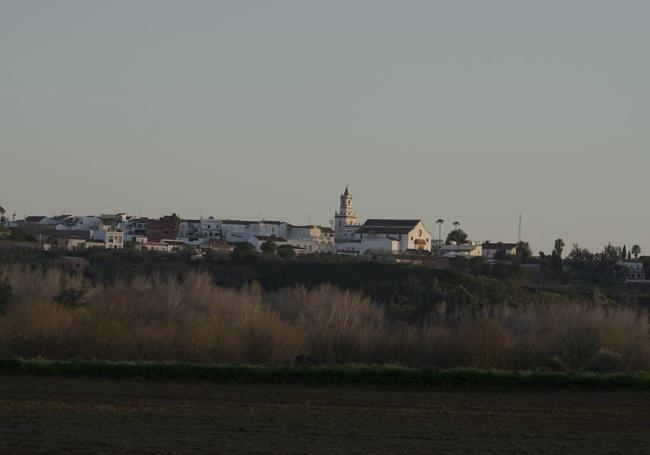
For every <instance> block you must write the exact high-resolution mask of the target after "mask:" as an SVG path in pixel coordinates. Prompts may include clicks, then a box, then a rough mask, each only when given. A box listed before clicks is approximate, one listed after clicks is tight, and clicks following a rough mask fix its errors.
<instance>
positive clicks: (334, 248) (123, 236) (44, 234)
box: [10, 188, 516, 258]
mask: <svg viewBox="0 0 650 455" xmlns="http://www.w3.org/2000/svg"><path fill="white" fill-rule="evenodd" d="M10 225H11V226H12V227H14V228H16V229H18V230H20V231H23V232H25V233H28V234H30V235H32V236H33V237H34V239H35V240H36V241H37V242H39V244H41V245H43V247H44V248H45V249H64V250H79V249H87V248H102V249H109V250H119V249H122V248H124V246H125V245H132V246H133V248H135V249H136V250H140V251H158V252H174V251H178V250H180V249H185V248H187V247H190V248H197V249H213V250H217V251H223V252H227V251H230V250H232V249H233V248H234V247H235V246H236V245H237V244H238V243H242V242H248V243H250V244H252V245H253V246H254V247H255V248H256V249H257V250H258V251H261V248H262V245H263V244H264V243H265V242H269V241H273V242H274V243H275V244H276V246H281V245H287V246H288V247H290V248H292V249H293V250H294V251H295V252H296V254H304V253H332V254H342V255H353V256H361V255H365V254H377V255H395V256H400V255H409V254H410V255H414V254H415V255H417V254H420V255H422V254H430V253H431V252H432V251H435V252H436V253H438V255H439V256H442V257H446V258H451V257H455V256H459V255H461V256H487V257H493V256H494V255H495V254H496V252H497V251H499V250H505V251H506V253H508V254H514V252H515V249H516V244H498V245H491V244H475V243H468V244H463V245H453V244H452V245H442V244H440V243H441V242H439V241H438V240H434V239H433V237H432V236H431V233H430V232H429V230H428V229H427V228H426V226H425V225H424V223H423V222H422V220H420V219H378V218H370V219H368V220H366V221H365V222H364V223H363V224H360V223H359V222H358V215H357V212H355V211H354V209H353V205H352V194H351V193H350V191H349V190H348V188H346V189H345V192H344V193H343V194H342V195H341V196H340V207H339V210H338V211H337V212H336V213H335V214H334V219H333V227H329V226H319V225H301V226H298V225H294V224H291V223H288V222H285V221H272V220H256V221H246V220H230V219H220V218H215V217H208V218H201V219H182V218H180V217H178V216H177V215H175V214H172V215H167V216H163V217H160V218H155V219H154V218H139V217H131V216H128V215H127V214H126V213H118V214H110V215H99V216H74V215H59V216H52V217H47V216H27V217H25V219H24V220H19V221H15V220H14V221H13V222H11V224H10Z"/></svg>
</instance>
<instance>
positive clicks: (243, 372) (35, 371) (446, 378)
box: [0, 359, 650, 390]
mask: <svg viewBox="0 0 650 455" xmlns="http://www.w3.org/2000/svg"><path fill="white" fill-rule="evenodd" d="M0 373H3V374H31V375H38V376H84V377H97V378H115V379H122V378H145V379H149V380H200V381H213V382H235V383H271V384H274V383H282V384H296V383H301V384H336V385H389V386H408V387H412V386H419V387H443V388H449V387H455V388H457V387H463V388H467V387H481V388H483V387H494V388H505V389H513V388H526V389H531V388H532V389H564V388H582V389H592V390H594V389H622V388H626V389H636V390H648V389H650V376H648V375H646V374H629V373H628V374H593V373H558V372H515V371H497V370H492V371H488V370H479V369H453V370H436V369H424V368H420V369H416V368H404V367H398V366H378V365H332V366H309V367H305V366H278V367H261V366H252V365H234V364H230V365H228V364H224V365H215V364H209V365H201V364H190V363H154V362H105V361H48V360H43V359H36V360H23V359H10V360H0Z"/></svg>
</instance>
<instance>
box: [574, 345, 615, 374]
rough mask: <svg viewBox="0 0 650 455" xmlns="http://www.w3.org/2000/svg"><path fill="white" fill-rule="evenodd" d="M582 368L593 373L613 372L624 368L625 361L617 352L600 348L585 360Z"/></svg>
mask: <svg viewBox="0 0 650 455" xmlns="http://www.w3.org/2000/svg"><path fill="white" fill-rule="evenodd" d="M582 369H583V370H586V371H591V372H594V373H615V372H617V371H623V370H624V369H625V362H623V357H622V356H621V354H619V353H618V352H614V351H606V350H603V349H601V350H600V351H598V353H596V355H595V356H593V357H592V358H591V359H589V360H587V362H585V364H584V365H583V367H582Z"/></svg>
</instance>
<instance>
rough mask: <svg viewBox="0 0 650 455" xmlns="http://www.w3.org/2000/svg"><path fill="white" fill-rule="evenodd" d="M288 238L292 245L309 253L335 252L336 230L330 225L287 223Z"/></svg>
mask: <svg viewBox="0 0 650 455" xmlns="http://www.w3.org/2000/svg"><path fill="white" fill-rule="evenodd" d="M286 234H287V235H286V238H287V241H288V242H289V244H290V245H292V246H295V247H298V248H302V249H304V251H306V252H309V253H335V252H336V243H335V240H334V230H333V229H331V228H328V227H323V226H316V225H313V224H311V225H307V226H293V225H290V224H288V225H286Z"/></svg>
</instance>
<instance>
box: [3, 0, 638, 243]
mask: <svg viewBox="0 0 650 455" xmlns="http://www.w3.org/2000/svg"><path fill="white" fill-rule="evenodd" d="M649 135H650V2H649V1H647V0H638V1H633V0H631V1H624V0H618V1H613V0H607V1H605V0H543V1H542V0H538V1H526V0H511V1H500V0H490V1H486V0H475V1H469V0H467V1H464V0H449V1H433V0H428V1H407V0H400V1H380V0H367V1H361V0H359V1H354V0H343V1H336V0H327V1H318V2H316V1H307V0H296V1H279V0H274V1H269V0H260V1H246V0H233V1H216V0H215V1H211V0H210V1H208V0H206V1H177V0H174V1H161V0H151V1H144V0H128V1H116V0H114V1H91V0H78V1H67V0H57V1H56V2H55V1H49V0H42V1H30V0H0V158H1V160H0V205H3V206H4V207H5V208H7V210H8V211H9V213H12V212H13V211H14V210H15V212H16V213H17V215H18V216H19V217H22V216H23V215H24V214H51V213H52V212H57V213H61V212H71V213H75V214H84V213H97V212H109V211H128V212H130V213H136V214H138V215H157V214H162V213H164V212H167V213H169V212H177V213H179V214H180V215H181V216H184V217H198V216H200V215H204V216H207V215H214V216H218V217H224V218H226V217H229V218H237V217H244V218H253V219H256V218H257V217H259V216H262V217H266V218H272V219H287V220H289V221H293V222H296V223H306V222H307V221H308V220H309V219H311V221H312V222H315V223H323V224H326V223H328V221H329V219H330V218H331V217H332V215H333V212H334V210H335V209H337V207H338V197H339V194H340V193H341V192H342V191H343V189H344V188H345V184H346V183H349V184H350V190H351V191H352V194H353V195H354V198H355V199H354V203H355V208H356V209H357V210H358V211H359V215H360V217H361V218H362V219H365V218H367V217H395V218H398V217H409V218H411V217H418V218H422V219H424V220H425V223H426V224H427V225H428V226H429V227H430V229H431V231H435V232H437V230H436V227H435V224H434V223H433V220H434V219H435V218H438V217H442V218H444V219H446V220H448V223H447V226H449V225H450V224H451V221H453V220H458V221H460V222H461V223H462V227H463V228H464V229H465V230H466V231H468V232H469V233H470V235H471V237H472V238H473V239H475V240H492V241H497V240H502V241H514V240H516V237H517V217H518V213H519V211H520V210H521V211H523V212H524V237H525V239H526V240H529V241H530V242H531V243H532V244H533V247H534V249H535V251H537V250H539V249H545V250H548V249H549V248H550V245H551V243H552V241H553V239H555V238H556V237H563V238H564V239H565V241H566V243H567V245H570V244H571V242H574V241H578V242H580V243H581V244H583V245H584V246H588V247H590V248H592V249H599V248H600V247H601V246H602V244H603V243H604V242H607V241H611V242H613V243H617V244H622V243H627V245H628V248H629V246H630V245H631V244H633V243H639V244H641V245H642V246H643V247H645V249H646V250H647V251H648V252H650V210H649V204H648V195H649V189H650V188H649V183H650V182H649V178H648V176H649V169H650V147H649V146H650V137H649Z"/></svg>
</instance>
